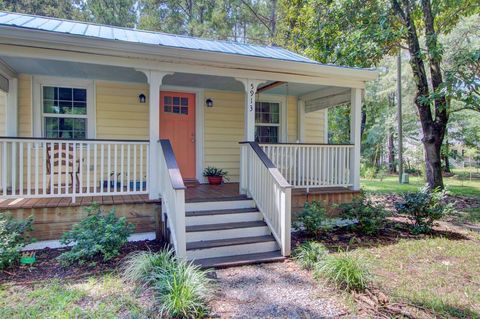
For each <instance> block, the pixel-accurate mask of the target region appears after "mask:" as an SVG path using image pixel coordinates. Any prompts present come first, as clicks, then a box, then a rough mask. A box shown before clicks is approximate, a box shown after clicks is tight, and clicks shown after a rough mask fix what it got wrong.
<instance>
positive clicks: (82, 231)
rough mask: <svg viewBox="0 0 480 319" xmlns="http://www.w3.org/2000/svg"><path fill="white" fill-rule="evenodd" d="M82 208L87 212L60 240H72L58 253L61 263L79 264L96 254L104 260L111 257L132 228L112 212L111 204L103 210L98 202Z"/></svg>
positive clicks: (124, 219) (117, 252)
mask: <svg viewBox="0 0 480 319" xmlns="http://www.w3.org/2000/svg"><path fill="white" fill-rule="evenodd" d="M86 210H87V212H88V216H87V217H86V218H85V219H83V220H82V221H80V222H79V223H78V224H75V225H73V228H72V230H70V231H68V232H66V233H65V234H63V236H62V239H61V240H60V242H61V243H62V244H64V245H70V244H73V247H72V248H71V249H70V250H69V251H67V252H64V253H63V254H61V255H60V256H59V257H58V258H59V260H60V262H61V263H62V264H64V265H68V264H71V263H74V262H78V263H80V264H83V263H85V262H86V261H89V260H92V259H93V258H95V257H97V256H102V257H103V260H104V261H106V260H109V259H112V258H113V257H115V256H117V255H118V254H119V253H120V248H121V247H122V246H123V245H124V244H125V243H126V242H127V239H128V236H129V235H130V234H131V233H132V232H133V230H134V226H133V225H132V224H130V223H128V222H127V220H126V218H125V217H121V218H117V217H116V216H115V208H112V209H111V210H110V212H109V213H107V214H104V213H103V212H102V211H101V209H100V207H99V205H98V204H93V205H91V206H89V207H88V208H87V209H86Z"/></svg>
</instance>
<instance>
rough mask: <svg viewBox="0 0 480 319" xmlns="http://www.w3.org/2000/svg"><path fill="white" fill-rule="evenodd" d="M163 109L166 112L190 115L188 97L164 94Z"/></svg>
mask: <svg viewBox="0 0 480 319" xmlns="http://www.w3.org/2000/svg"><path fill="white" fill-rule="evenodd" d="M163 111H164V112H166V113H175V114H182V115H188V98H186V97H179V96H164V97H163Z"/></svg>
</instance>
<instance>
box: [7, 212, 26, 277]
mask: <svg viewBox="0 0 480 319" xmlns="http://www.w3.org/2000/svg"><path fill="white" fill-rule="evenodd" d="M32 223H33V218H32V217H30V218H28V219H27V220H16V219H14V218H12V216H10V215H7V214H5V213H0V270H1V269H5V268H7V267H10V266H12V265H13V264H15V263H16V262H18V261H19V259H20V251H21V250H22V248H23V247H25V246H26V245H27V244H28V243H29V242H30V239H29V237H28V236H27V235H26V234H27V232H28V231H30V230H32Z"/></svg>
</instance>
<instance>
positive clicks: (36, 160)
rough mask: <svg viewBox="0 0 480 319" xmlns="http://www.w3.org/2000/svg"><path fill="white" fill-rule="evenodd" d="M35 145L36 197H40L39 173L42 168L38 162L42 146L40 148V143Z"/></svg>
mask: <svg viewBox="0 0 480 319" xmlns="http://www.w3.org/2000/svg"><path fill="white" fill-rule="evenodd" d="M34 145H35V195H38V183H39V180H38V177H39V172H38V171H39V170H40V169H39V168H40V166H39V163H38V160H39V159H38V157H39V155H38V153H39V151H38V149H39V147H40V146H39V143H38V142H35V143H34Z"/></svg>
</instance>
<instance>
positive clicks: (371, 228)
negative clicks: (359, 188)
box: [338, 192, 388, 235]
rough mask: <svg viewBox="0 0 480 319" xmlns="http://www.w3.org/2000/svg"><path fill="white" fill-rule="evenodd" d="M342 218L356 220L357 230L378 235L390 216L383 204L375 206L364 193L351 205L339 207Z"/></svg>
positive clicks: (346, 204) (354, 226)
mask: <svg viewBox="0 0 480 319" xmlns="http://www.w3.org/2000/svg"><path fill="white" fill-rule="evenodd" d="M338 207H339V208H340V211H341V215H340V216H341V217H343V218H346V219H350V220H356V221H357V223H355V224H352V226H351V227H353V228H354V229H355V230H357V231H359V232H362V233H364V234H367V235H373V234H376V233H377V232H378V231H379V230H380V229H382V227H383V226H384V225H385V221H386V218H387V216H388V213H387V211H386V210H385V208H384V207H383V206H382V205H381V204H374V203H373V202H372V201H371V200H370V199H369V198H367V196H366V195H365V193H364V192H362V193H361V194H360V195H358V196H356V197H354V198H353V200H352V202H351V203H345V204H340V205H338Z"/></svg>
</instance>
